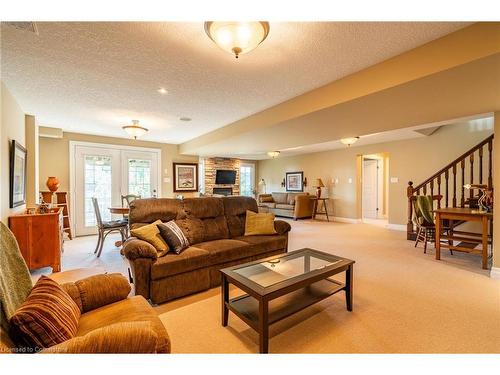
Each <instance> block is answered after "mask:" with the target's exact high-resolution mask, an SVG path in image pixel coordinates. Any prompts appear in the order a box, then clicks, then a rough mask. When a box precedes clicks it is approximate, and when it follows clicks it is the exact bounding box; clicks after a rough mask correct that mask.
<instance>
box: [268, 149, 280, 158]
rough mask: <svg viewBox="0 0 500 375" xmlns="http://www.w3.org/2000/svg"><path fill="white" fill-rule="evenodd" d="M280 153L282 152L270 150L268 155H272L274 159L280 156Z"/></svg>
mask: <svg viewBox="0 0 500 375" xmlns="http://www.w3.org/2000/svg"><path fill="white" fill-rule="evenodd" d="M279 154H280V152H279V151H269V152H268V153H267V155H268V156H270V157H271V158H273V159H274V158H275V157H277V156H279Z"/></svg>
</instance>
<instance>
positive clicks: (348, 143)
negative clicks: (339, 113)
mask: <svg viewBox="0 0 500 375" xmlns="http://www.w3.org/2000/svg"><path fill="white" fill-rule="evenodd" d="M358 140H359V137H349V138H342V139H341V140H340V143H342V144H344V145H346V146H347V147H349V146H351V145H353V144H354V143H356V142H357V141H358Z"/></svg>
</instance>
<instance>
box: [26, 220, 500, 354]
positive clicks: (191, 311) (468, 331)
mask: <svg viewBox="0 0 500 375" xmlns="http://www.w3.org/2000/svg"><path fill="white" fill-rule="evenodd" d="M290 223H291V224H292V227H293V229H292V232H291V233H290V246H289V248H290V250H294V249H299V248H302V247H312V248H315V249H318V250H322V251H326V252H330V253H333V254H338V255H340V256H344V257H347V258H351V259H354V260H355V261H356V264H355V266H354V311H353V312H348V311H347V310H346V309H345V300H344V295H343V293H339V294H338V295H335V296H333V297H330V298H329V299H326V300H324V301H322V302H320V303H318V304H316V305H314V306H311V307H309V308H307V309H305V310H303V311H302V312H300V313H298V314H296V315H294V316H291V317H289V318H287V319H285V320H283V321H281V322H279V323H277V324H275V325H273V326H272V327H271V331H270V334H271V339H270V351H271V352H272V353H483V352H496V353H499V352H500V281H499V280H493V279H491V278H489V276H488V274H489V272H488V271H485V270H482V269H481V260H480V257H479V256H477V255H469V254H461V253H456V254H455V255H453V256H452V255H450V254H449V253H447V252H445V253H444V254H443V256H442V260H441V261H436V260H435V259H434V250H433V249H431V250H430V251H428V253H427V254H424V253H423V249H422V247H419V248H417V249H415V248H414V247H413V243H411V242H410V241H407V240H406V238H405V237H406V234H405V233H404V232H398V231H392V230H387V229H385V228H380V227H377V226H373V225H367V224H344V223H326V222H319V221H309V220H306V221H297V222H292V221H291V222H290ZM115 239H117V238H115V237H111V238H110V239H108V240H107V241H106V243H105V246H104V250H103V254H102V256H101V257H100V258H96V257H95V255H94V254H93V250H94V247H95V243H96V241H97V238H96V237H95V236H90V237H79V238H77V239H75V240H73V241H67V242H66V243H65V252H64V254H63V261H62V266H63V267H62V268H63V270H68V269H73V268H80V267H92V268H93V269H94V270H95V269H98V270H100V271H108V272H122V273H124V274H126V269H127V264H126V262H125V261H124V259H123V258H122V257H121V256H120V254H119V249H117V248H115V247H114V245H113V242H114V240H115ZM48 272H50V269H43V270H40V271H38V272H36V273H35V274H34V275H33V276H34V277H37V276H39V275H40V274H42V273H48ZM237 293H239V292H238V290H236V289H233V290H232V294H237ZM156 310H157V311H158V314H160V318H161V319H162V321H163V322H164V324H165V326H166V327H167V329H168V332H169V334H170V337H171V339H172V350H173V352H174V353H256V352H257V351H258V336H257V334H256V333H255V332H254V331H253V330H252V329H250V328H249V327H247V326H246V324H245V323H244V322H242V321H241V320H239V318H237V317H236V316H234V315H233V314H231V313H230V316H229V326H228V327H226V328H224V327H222V326H221V324H220V295H219V289H218V288H216V289H212V290H209V291H206V292H202V293H198V294H195V295H192V296H188V297H185V298H181V299H178V300H175V301H172V302H169V303H166V304H163V305H161V306H158V307H156Z"/></svg>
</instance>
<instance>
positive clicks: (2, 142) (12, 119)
mask: <svg viewBox="0 0 500 375" xmlns="http://www.w3.org/2000/svg"><path fill="white" fill-rule="evenodd" d="M1 101H2V107H1V108H2V116H1V117H2V122H1V131H0V163H1V168H0V185H1V190H0V194H1V196H0V198H1V199H0V200H1V205H0V210H1V212H0V213H1V216H0V219H1V220H2V221H3V222H4V223H7V217H8V216H9V215H11V214H13V213H15V212H19V211H22V210H24V208H25V206H24V205H23V206H19V207H16V208H13V209H10V208H9V169H10V168H9V151H10V143H11V141H12V140H13V139H14V140H16V141H17V142H19V143H20V144H21V145H23V146H26V144H25V125H24V112H23V111H22V109H21V107H20V106H19V104H18V103H17V101H16V99H15V98H14V97H13V96H12V94H11V93H10V92H9V90H8V89H7V86H5V84H4V83H3V82H2V83H1ZM28 151H29V150H28Z"/></svg>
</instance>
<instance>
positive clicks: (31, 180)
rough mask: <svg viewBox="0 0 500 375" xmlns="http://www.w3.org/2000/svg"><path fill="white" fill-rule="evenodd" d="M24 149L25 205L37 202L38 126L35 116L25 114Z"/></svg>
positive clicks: (32, 204)
mask: <svg viewBox="0 0 500 375" xmlns="http://www.w3.org/2000/svg"><path fill="white" fill-rule="evenodd" d="M25 133H26V139H25V141H26V149H27V150H28V154H27V158H26V159H27V160H26V205H27V206H28V207H30V206H34V205H35V204H37V203H38V194H39V190H40V189H39V188H38V179H39V177H38V144H39V142H38V126H37V124H36V120H35V116H31V115H26V116H25Z"/></svg>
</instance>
